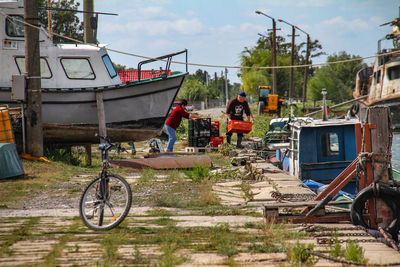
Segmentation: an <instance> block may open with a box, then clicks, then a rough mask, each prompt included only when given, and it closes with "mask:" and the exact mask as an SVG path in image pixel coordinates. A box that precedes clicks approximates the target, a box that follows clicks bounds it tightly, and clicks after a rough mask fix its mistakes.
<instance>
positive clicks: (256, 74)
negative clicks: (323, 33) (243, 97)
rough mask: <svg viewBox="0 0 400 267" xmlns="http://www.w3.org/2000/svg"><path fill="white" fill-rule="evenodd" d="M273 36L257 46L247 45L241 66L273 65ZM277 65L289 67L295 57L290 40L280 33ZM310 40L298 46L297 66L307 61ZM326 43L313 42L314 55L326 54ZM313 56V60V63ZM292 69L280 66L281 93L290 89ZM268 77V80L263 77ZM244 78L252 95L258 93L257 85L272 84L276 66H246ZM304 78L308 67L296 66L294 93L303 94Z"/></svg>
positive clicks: (296, 49) (312, 52) (311, 45)
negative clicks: (291, 59) (324, 44)
mask: <svg viewBox="0 0 400 267" xmlns="http://www.w3.org/2000/svg"><path fill="white" fill-rule="evenodd" d="M271 36H272V34H270V36H269V37H260V38H259V39H258V41H257V44H256V46H255V47H253V48H247V47H245V48H244V50H243V51H242V53H241V55H240V60H241V65H242V66H248V67H261V66H271V61H272V60H271V58H272V55H271V48H272V47H271V40H272V39H271ZM276 40H277V66H289V65H290V58H291V43H290V42H289V43H287V42H286V40H285V38H283V37H282V36H277V39H276ZM306 48H307V47H306V43H304V42H303V43H301V44H299V45H296V46H295V62H296V65H303V64H305V61H306V58H305V55H306ZM321 49H322V46H321V44H320V43H319V41H318V40H315V41H313V42H311V43H310V51H311V53H310V58H313V57H316V56H319V55H321V54H323V52H321ZM311 62H312V61H311V59H310V60H309V63H311ZM289 71H290V69H289V68H287V69H277V71H276V75H277V89H278V94H279V95H284V94H285V92H287V91H288V90H289V78H288V77H289ZM312 74H313V69H312V68H311V70H309V72H308V75H309V76H311V75H312ZM261 76H264V77H265V79H263V78H261ZM239 77H241V79H242V83H243V89H244V90H245V91H246V92H247V93H250V94H256V88H257V87H258V86H259V85H271V84H272V69H256V68H255V69H247V68H242V69H241V70H240V72H239ZM303 79H304V69H299V68H295V69H294V96H295V97H299V96H301V92H302V85H303Z"/></svg>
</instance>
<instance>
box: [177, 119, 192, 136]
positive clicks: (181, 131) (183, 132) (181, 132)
mask: <svg viewBox="0 0 400 267" xmlns="http://www.w3.org/2000/svg"><path fill="white" fill-rule="evenodd" d="M188 129H189V121H188V122H186V121H183V122H182V123H181V124H179V126H178V128H177V129H176V131H175V134H176V140H182V138H186V137H187V136H188V135H187V133H188Z"/></svg>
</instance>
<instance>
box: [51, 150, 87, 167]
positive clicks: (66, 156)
mask: <svg viewBox="0 0 400 267" xmlns="http://www.w3.org/2000/svg"><path fill="white" fill-rule="evenodd" d="M44 155H45V156H46V157H47V158H48V159H49V160H51V161H61V162H64V163H67V164H70V165H74V166H80V165H81V163H82V161H81V155H79V153H78V152H76V151H73V150H72V149H67V148H55V147H46V148H45V150H44Z"/></svg>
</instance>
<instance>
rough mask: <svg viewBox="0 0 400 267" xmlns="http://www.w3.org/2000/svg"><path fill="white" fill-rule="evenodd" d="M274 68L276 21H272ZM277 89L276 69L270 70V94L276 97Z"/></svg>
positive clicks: (273, 65)
mask: <svg viewBox="0 0 400 267" xmlns="http://www.w3.org/2000/svg"><path fill="white" fill-rule="evenodd" d="M275 66H276V21H275V19H272V67H275ZM277 92H278V88H277V87H276V69H275V68H273V69H272V94H274V95H276V94H277Z"/></svg>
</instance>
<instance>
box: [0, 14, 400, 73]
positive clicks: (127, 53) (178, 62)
mask: <svg viewBox="0 0 400 267" xmlns="http://www.w3.org/2000/svg"><path fill="white" fill-rule="evenodd" d="M0 13H1V14H2V15H4V16H5V17H7V18H9V19H11V20H14V21H17V22H20V23H23V24H24V25H26V26H28V27H32V28H35V29H38V30H42V31H44V32H45V33H46V34H47V35H53V36H57V37H60V38H63V39H66V40H69V41H72V42H75V43H79V44H86V45H91V46H94V47H99V46H98V45H96V44H87V43H84V42H82V41H79V40H76V39H73V38H70V37H67V36H63V35H60V34H57V33H53V32H52V33H50V32H48V31H47V30H45V29H43V28H41V27H38V26H35V25H32V24H30V23H28V22H26V21H23V20H19V19H16V18H14V17H11V16H9V15H7V14H6V13H4V12H3V11H0ZM101 48H103V49H105V50H107V51H111V52H115V53H119V54H123V55H127V56H133V57H138V58H144V59H150V60H154V61H164V62H167V60H165V59H157V58H153V57H148V56H143V55H139V54H134V53H130V52H124V51H121V50H116V49H112V48H106V47H101ZM393 54H400V51H392V52H387V53H382V54H380V56H387V55H393ZM370 58H375V55H374V56H367V57H360V58H353V59H346V60H339V61H334V62H324V63H314V64H304V65H294V66H259V67H255V66H251V67H250V66H229V65H211V64H200V63H190V62H182V61H169V62H171V63H175V64H182V65H189V66H197V67H208V68H226V69H256V70H260V69H261V70H262V69H291V68H306V67H316V66H325V65H333V64H341V63H348V62H353V61H361V60H364V59H370Z"/></svg>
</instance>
